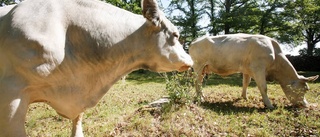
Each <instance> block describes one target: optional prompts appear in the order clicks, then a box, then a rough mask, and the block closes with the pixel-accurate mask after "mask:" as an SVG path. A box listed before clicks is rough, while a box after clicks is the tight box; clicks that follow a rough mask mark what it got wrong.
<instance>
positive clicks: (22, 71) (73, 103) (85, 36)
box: [0, 0, 193, 137]
mask: <svg viewBox="0 0 320 137" xmlns="http://www.w3.org/2000/svg"><path fill="white" fill-rule="evenodd" d="M141 3H142V8H143V16H144V17H143V16H141V15H136V14H133V13H131V12H128V11H125V10H123V9H120V8H117V7H115V6H112V5H110V4H106V3H104V2H101V1H98V0H27V1H23V2H21V3H20V4H18V5H16V6H11V7H4V8H1V9H0V15H1V16H0V136H1V137H10V136H15V137H23V136H26V132H25V128H24V122H25V116H26V113H27V109H28V105H29V104H30V103H35V102H46V103H47V104H49V105H50V106H51V107H52V108H54V109H55V110H56V111H57V113H58V114H60V115H62V116H64V117H66V118H68V119H71V120H72V121H73V128H72V136H83V132H82V126H81V120H82V115H83V112H84V111H85V110H86V109H87V108H90V107H93V106H95V105H96V104H97V103H98V101H99V100H100V99H101V98H102V96H103V95H104V94H105V93H106V92H107V91H108V90H109V89H110V87H111V86H112V85H113V84H114V83H115V82H116V81H118V80H119V79H120V78H121V77H122V76H124V75H126V74H128V73H129V72H131V71H133V70H136V69H149V70H152V71H157V72H160V71H162V72H165V71H174V70H179V71H184V70H186V69H187V68H189V67H190V66H191V65H192V64H193V61H192V60H191V57H190V56H189V55H188V54H187V53H186V52H185V51H184V50H183V48H182V46H181V44H180V43H179V41H178V37H179V32H178V30H177V28H176V27H175V26H174V25H173V24H172V23H171V22H170V21H169V20H168V19H167V18H166V17H165V16H164V15H163V13H162V12H161V11H160V10H159V9H158V5H157V2H156V0H142V2H141Z"/></svg>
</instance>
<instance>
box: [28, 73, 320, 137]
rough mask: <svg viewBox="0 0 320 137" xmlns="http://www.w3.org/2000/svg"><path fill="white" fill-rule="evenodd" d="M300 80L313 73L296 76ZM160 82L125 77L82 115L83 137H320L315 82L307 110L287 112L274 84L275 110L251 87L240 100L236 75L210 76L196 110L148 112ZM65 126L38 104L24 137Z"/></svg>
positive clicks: (57, 132) (160, 92) (319, 87)
mask: <svg viewBox="0 0 320 137" xmlns="http://www.w3.org/2000/svg"><path fill="white" fill-rule="evenodd" d="M301 73H304V74H303V75H305V76H312V75H316V74H320V73H319V72H300V74H301ZM165 83H166V82H165V79H164V78H163V77H162V76H161V75H160V74H158V73H150V72H147V73H140V72H134V73H131V74H130V75H129V76H128V77H127V79H126V83H125V84H123V83H122V82H121V81H119V82H118V83H117V84H115V85H114V86H113V87H112V88H111V89H110V90H109V91H108V92H107V94H106V95H105V96H104V97H103V98H102V100H100V102H99V103H98V104H97V106H96V107H94V108H91V109H88V110H87V111H85V114H84V120H83V131H84V135H85V136H212V135H214V136H320V105H319V104H320V96H319V95H320V81H319V80H317V81H315V82H313V83H310V84H309V86H310V89H311V90H310V91H309V92H308V93H307V94H306V98H307V100H308V101H309V103H313V104H316V106H314V107H311V108H293V107H292V106H291V104H290V102H289V100H288V99H287V98H286V97H285V95H284V93H283V92H282V90H281V87H280V85H279V84H275V83H272V82H269V83H268V94H269V98H270V100H271V102H272V103H273V105H274V106H275V109H272V110H271V109H266V108H265V107H264V105H263V102H262V98H261V95H260V92H259V90H258V88H257V87H256V85H255V83H254V81H252V82H251V84H250V86H249V89H248V100H243V99H241V90H242V88H241V87H242V85H241V83H242V75H241V74H234V75H231V76H228V77H220V76H217V75H210V76H209V78H208V79H207V80H206V81H205V83H206V86H205V87H204V88H203V92H204V95H205V96H206V99H205V102H203V103H201V104H188V105H184V106H173V107H171V109H168V108H167V109H162V110H160V109H152V108H148V107H147V105H148V103H150V102H152V101H155V100H158V99H159V98H161V97H163V96H167V92H166V91H165V90H166V84H165ZM69 122H70V120H67V119H65V118H62V117H61V116H59V115H57V114H56V112H55V111H54V110H53V109H52V108H50V107H49V106H48V105H46V104H44V103H41V104H39V103H37V104H31V105H30V107H29V111H28V113H27V121H26V124H25V125H26V130H27V134H28V135H30V136H32V137H36V136H69V135H70V133H69V132H70V131H71V128H72V127H71V123H69Z"/></svg>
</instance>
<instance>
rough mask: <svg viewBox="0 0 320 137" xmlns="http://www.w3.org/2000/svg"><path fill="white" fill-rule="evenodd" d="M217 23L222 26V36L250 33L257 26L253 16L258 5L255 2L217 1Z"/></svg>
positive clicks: (245, 0) (247, 0) (238, 0)
mask: <svg viewBox="0 0 320 137" xmlns="http://www.w3.org/2000/svg"><path fill="white" fill-rule="evenodd" d="M216 5H217V6H218V7H217V8H218V9H220V10H219V11H218V15H217V23H220V24H222V26H223V30H224V34H230V33H237V32H239V31H240V32H251V31H252V28H251V27H252V26H254V25H255V24H257V21H256V19H255V17H254V16H255V15H257V12H258V9H257V7H258V5H257V2H256V1H255V0H224V1H222V0H219V1H217V4H216Z"/></svg>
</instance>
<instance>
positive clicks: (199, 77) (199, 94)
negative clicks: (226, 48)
mask: <svg viewBox="0 0 320 137" xmlns="http://www.w3.org/2000/svg"><path fill="white" fill-rule="evenodd" d="M206 67H207V65H204V66H201V67H200V66H198V67H196V66H194V67H193V68H194V71H195V73H196V74H197V78H196V82H195V87H196V93H197V98H198V99H199V100H200V101H204V95H203V93H202V89H201V87H202V82H203V78H204V77H205V75H206V72H205V71H206Z"/></svg>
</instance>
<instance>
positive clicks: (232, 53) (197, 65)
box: [189, 34, 318, 108]
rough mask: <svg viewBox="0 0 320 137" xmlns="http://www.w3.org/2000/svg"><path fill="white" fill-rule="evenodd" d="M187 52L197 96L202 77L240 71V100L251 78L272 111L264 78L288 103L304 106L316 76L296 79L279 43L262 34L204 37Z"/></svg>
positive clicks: (244, 96)
mask: <svg viewBox="0 0 320 137" xmlns="http://www.w3.org/2000/svg"><path fill="white" fill-rule="evenodd" d="M189 53H190V56H191V57H192V59H193V61H194V65H193V68H194V71H195V72H196V73H197V75H198V78H197V81H198V84H196V90H197V93H198V95H199V96H203V95H202V93H201V91H200V86H201V83H202V79H203V77H204V75H205V74H208V73H211V72H213V73H216V74H218V75H222V76H226V75H230V74H234V73H239V72H240V73H243V90H242V97H243V98H245V99H246V98H247V87H248V85H249V83H250V81H251V78H253V79H254V80H255V81H256V83H257V86H258V88H259V90H260V92H261V95H262V99H263V102H264V104H265V105H266V106H267V107H268V108H273V105H272V104H271V102H270V100H269V98H268V96H267V83H266V79H268V80H276V81H278V82H279V83H280V85H281V88H282V89H283V91H284V93H285V95H286V96H287V98H288V99H289V100H290V101H291V103H293V104H294V105H303V106H307V105H308V102H307V101H306V99H305V97H304V95H305V93H306V90H308V89H309V87H308V85H307V83H306V82H309V81H314V80H316V79H317V78H318V75H317V76H313V77H308V78H305V77H303V76H299V75H298V74H297V72H296V70H295V69H294V67H293V66H292V65H291V63H290V62H289V61H288V59H287V58H286V57H285V55H284V53H283V52H282V51H281V49H280V47H279V44H278V43H277V42H276V41H275V40H274V39H272V38H269V37H267V36H263V35H249V34H231V35H221V36H204V37H201V38H198V39H196V40H195V41H194V42H192V43H191V45H190V49H189Z"/></svg>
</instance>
